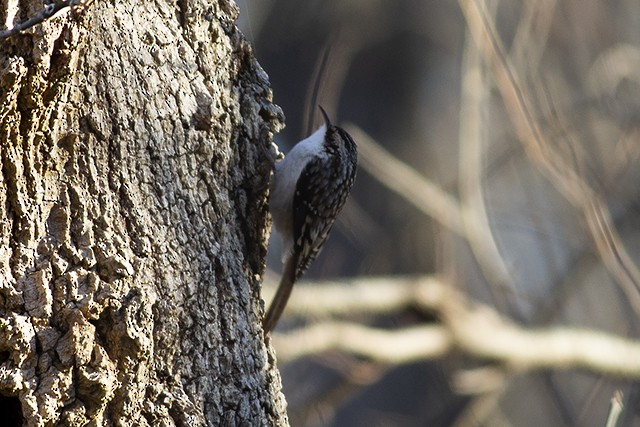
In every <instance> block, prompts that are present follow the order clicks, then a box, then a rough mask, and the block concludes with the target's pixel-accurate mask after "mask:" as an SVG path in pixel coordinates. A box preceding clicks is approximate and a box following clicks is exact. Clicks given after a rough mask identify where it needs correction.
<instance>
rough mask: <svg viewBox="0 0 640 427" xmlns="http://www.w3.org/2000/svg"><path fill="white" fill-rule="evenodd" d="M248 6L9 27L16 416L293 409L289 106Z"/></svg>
mask: <svg viewBox="0 0 640 427" xmlns="http://www.w3.org/2000/svg"><path fill="white" fill-rule="evenodd" d="M4 4H5V5H7V4H8V6H3V7H0V18H2V22H7V21H9V22H13V23H15V22H18V21H24V20H25V19H26V18H28V17H29V16H31V15H32V14H33V13H34V12H36V11H37V10H39V8H41V7H42V1H36V0H34V1H20V2H17V1H16V2H8V3H4ZM18 4H19V10H17V13H16V14H15V18H12V14H13V13H14V12H16V10H12V8H16V9H17V8H18ZM237 13H238V12H237V9H236V6H235V5H233V4H232V3H230V2H228V1H224V0H221V1H217V2H206V1H200V0H182V1H178V2H177V3H176V2H164V1H162V0H160V1H156V2H135V1H115V2H103V1H96V2H93V3H92V4H90V5H89V6H88V7H86V8H84V9H81V8H75V9H73V10H71V11H70V10H69V9H66V10H65V11H63V12H61V13H59V14H58V16H56V17H55V18H53V19H50V20H48V21H46V22H44V23H43V24H42V25H40V26H37V27H34V28H32V29H30V30H27V31H26V32H24V33H22V34H18V35H16V36H13V37H11V38H9V39H6V40H2V41H0V126H1V128H0V144H1V146H0V150H1V156H0V162H1V168H0V414H2V415H1V416H2V417H3V419H4V420H11V422H12V423H13V424H12V425H20V424H21V422H22V423H23V424H24V425H25V426H45V425H47V426H48V425H58V424H61V425H85V424H87V423H88V424H89V425H96V426H100V425H112V424H113V425H126V426H130V425H136V426H145V425H149V426H170V425H205V424H208V425H242V424H244V425H282V424H286V422H287V421H286V414H285V404H284V398H283V397H282V395H281V393H280V378H279V375H278V373H277V371H276V369H275V367H274V358H273V354H272V350H271V349H270V347H268V346H265V343H264V339H263V334H262V330H261V327H260V317H261V313H262V302H261V300H260V284H261V278H262V274H263V271H264V268H265V263H264V256H265V254H266V237H267V235H268V226H269V220H268V216H267V198H266V196H267V188H268V186H267V184H268V179H269V173H270V170H271V167H272V161H271V160H270V156H271V148H270V142H271V137H272V134H273V133H274V132H275V131H277V130H278V128H279V127H280V125H281V121H282V119H283V118H282V114H281V112H280V110H279V108H278V107H276V106H274V105H273V104H272V103H271V92H270V89H269V83H268V80H267V76H266V75H265V73H264V72H263V71H262V70H261V68H260V67H259V65H258V64H257V63H256V61H255V59H254V57H253V55H252V53H251V49H250V47H249V45H248V44H247V42H246V41H245V40H244V38H243V36H242V34H240V33H239V31H238V30H237V28H236V26H235V23H234V20H235V18H236V16H237ZM8 17H9V18H8Z"/></svg>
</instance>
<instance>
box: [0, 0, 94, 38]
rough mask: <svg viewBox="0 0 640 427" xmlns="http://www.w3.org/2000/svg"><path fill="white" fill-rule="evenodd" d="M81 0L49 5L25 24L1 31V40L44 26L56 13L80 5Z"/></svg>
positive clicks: (61, 0) (58, 1) (54, 2)
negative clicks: (34, 27)
mask: <svg viewBox="0 0 640 427" xmlns="http://www.w3.org/2000/svg"><path fill="white" fill-rule="evenodd" d="M80 1H81V0H55V1H52V2H51V3H49V4H47V5H46V6H45V7H44V8H43V9H42V10H41V11H40V12H38V13H37V14H35V15H34V16H32V17H31V18H29V19H27V20H26V21H24V22H20V23H18V24H16V25H14V26H13V28H10V29H8V30H3V31H0V40H2V39H5V38H8V37H11V36H13V35H14V34H18V33H19V32H20V31H24V30H27V29H29V28H31V27H33V26H35V25H38V24H42V23H43V22H44V21H46V20H47V19H49V18H51V17H52V16H53V15H55V14H56V13H58V12H60V11H61V10H62V9H65V8H67V7H71V6H75V5H77V4H79V3H80Z"/></svg>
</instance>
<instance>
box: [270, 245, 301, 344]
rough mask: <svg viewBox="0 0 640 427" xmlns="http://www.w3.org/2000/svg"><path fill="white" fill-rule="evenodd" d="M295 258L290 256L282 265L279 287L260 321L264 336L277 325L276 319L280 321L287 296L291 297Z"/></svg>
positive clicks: (294, 277) (294, 274)
mask: <svg viewBox="0 0 640 427" xmlns="http://www.w3.org/2000/svg"><path fill="white" fill-rule="evenodd" d="M296 258H297V257H295V256H293V255H291V256H289V257H288V258H287V261H286V262H285V264H284V270H283V272H282V279H280V285H279V286H278V290H277V291H276V295H275V296H274V297H273V300H272V301H271V304H270V305H269V309H268V310H267V314H265V316H264V319H263V320H262V329H263V330H264V332H265V334H266V333H267V332H271V331H272V330H273V328H275V326H276V323H278V319H280V316H281V315H282V312H283V311H284V308H285V306H286V305H287V301H289V296H290V295H291V290H292V289H293V284H294V283H295V280H296V264H297V262H296Z"/></svg>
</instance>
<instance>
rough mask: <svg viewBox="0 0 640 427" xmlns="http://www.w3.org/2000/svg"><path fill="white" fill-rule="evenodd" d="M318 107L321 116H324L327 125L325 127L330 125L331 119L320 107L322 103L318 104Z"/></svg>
mask: <svg viewBox="0 0 640 427" xmlns="http://www.w3.org/2000/svg"><path fill="white" fill-rule="evenodd" d="M318 108H320V111H322V116H323V117H324V123H325V124H326V125H327V128H328V127H329V126H331V120H330V119H329V116H328V115H327V112H326V111H324V108H322V105H318Z"/></svg>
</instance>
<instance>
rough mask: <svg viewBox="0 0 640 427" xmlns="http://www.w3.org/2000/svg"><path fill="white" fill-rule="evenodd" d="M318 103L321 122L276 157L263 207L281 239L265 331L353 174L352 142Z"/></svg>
mask: <svg viewBox="0 0 640 427" xmlns="http://www.w3.org/2000/svg"><path fill="white" fill-rule="evenodd" d="M318 107H319V109H320V111H321V112H322V116H323V118H324V124H323V125H321V126H320V127H319V128H318V129H317V130H316V131H315V132H313V133H312V134H311V135H310V136H309V137H307V138H305V139H303V140H302V141H300V142H298V143H297V144H296V145H295V146H294V147H293V148H292V149H291V151H290V152H289V153H288V154H287V155H286V156H285V157H284V159H282V160H280V161H279V162H277V163H276V165H275V172H274V175H273V180H272V182H271V189H270V196H269V210H270V213H271V217H272V219H273V224H274V226H275V229H276V230H277V231H278V232H279V233H280V234H281V236H282V239H283V243H284V245H283V246H284V251H283V256H282V260H283V264H284V267H283V272H282V278H281V280H280V284H279V286H278V290H277V291H276V294H275V296H274V298H273V300H272V302H271V304H270V306H269V309H268V310H267V312H266V314H265V316H264V319H263V322H262V327H263V330H264V332H265V333H268V332H270V331H271V330H273V328H274V327H275V325H276V324H277V322H278V319H279V318H280V316H281V315H282V312H283V311H284V308H285V306H286V304H287V301H288V300H289V296H290V295H291V291H292V289H293V285H294V284H295V283H296V282H297V281H298V280H299V279H300V278H301V277H302V275H303V274H304V272H305V271H306V270H307V268H308V267H309V265H310V264H311V263H312V262H313V261H314V260H315V259H316V257H317V256H318V254H319V253H320V250H321V249H322V247H323V246H324V244H325V242H326V241H327V237H328V236H329V232H330V231H331V227H332V226H333V223H334V222H335V220H336V217H337V216H338V214H339V213H340V211H341V210H342V207H343V206H344V204H345V202H346V200H347V197H348V196H349V194H350V192H351V188H352V187H353V183H354V180H355V177H356V170H357V166H358V150H357V146H356V143H355V142H354V140H353V138H352V137H351V135H349V134H348V133H347V132H346V131H345V130H344V129H342V128H341V127H338V126H336V125H334V124H333V123H332V122H331V120H330V119H329V116H328V115H327V112H326V111H325V110H324V109H323V108H322V106H318Z"/></svg>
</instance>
